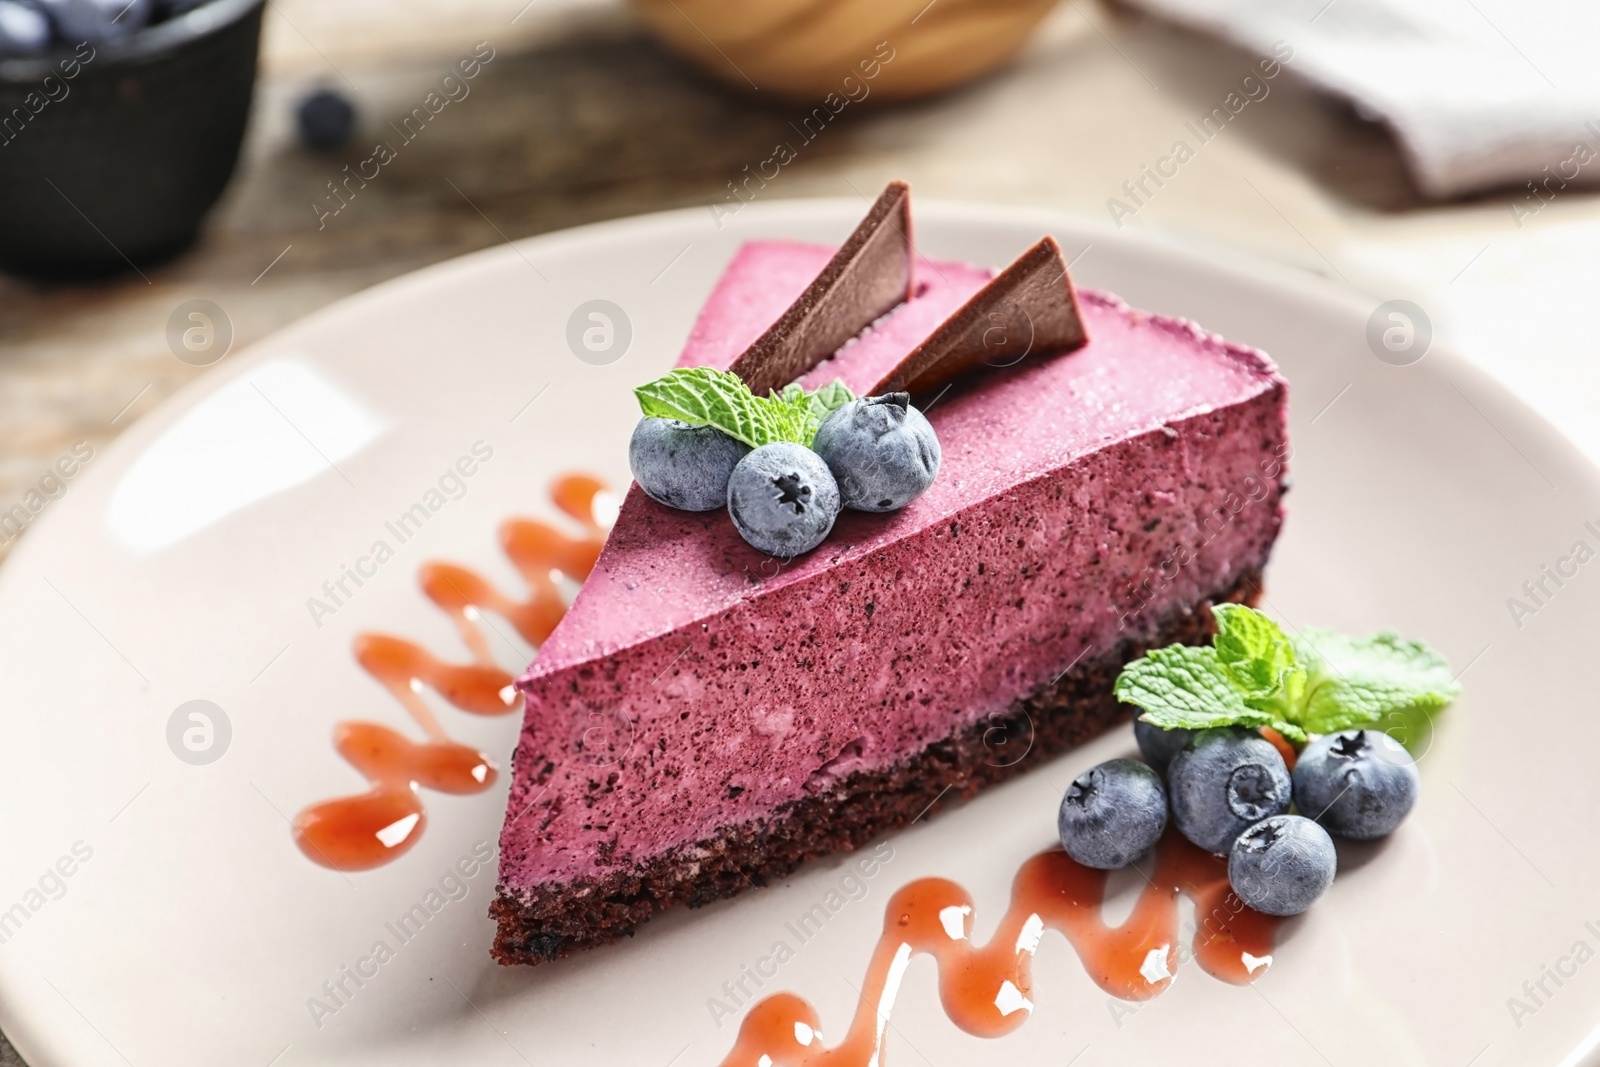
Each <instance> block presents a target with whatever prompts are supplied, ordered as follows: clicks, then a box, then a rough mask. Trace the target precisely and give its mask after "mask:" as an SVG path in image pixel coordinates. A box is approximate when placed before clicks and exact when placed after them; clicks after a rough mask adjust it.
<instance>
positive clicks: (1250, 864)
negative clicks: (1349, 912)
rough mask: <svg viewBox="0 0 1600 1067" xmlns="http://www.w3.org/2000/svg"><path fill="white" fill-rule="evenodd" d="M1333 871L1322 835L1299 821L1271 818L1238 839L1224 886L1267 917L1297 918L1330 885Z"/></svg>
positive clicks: (1330, 849) (1297, 818)
mask: <svg viewBox="0 0 1600 1067" xmlns="http://www.w3.org/2000/svg"><path fill="white" fill-rule="evenodd" d="M1338 866H1339V859H1338V856H1337V855H1336V854H1335V853H1334V851H1333V838H1331V837H1329V836H1328V831H1326V830H1324V829H1323V828H1322V827H1320V826H1318V825H1317V824H1316V823H1314V822H1312V821H1311V820H1310V819H1307V818H1305V817H1303V816H1300V815H1274V816H1273V817H1272V818H1270V819H1263V820H1261V821H1260V822H1258V823H1256V824H1255V825H1254V826H1252V827H1250V828H1249V829H1248V830H1246V831H1245V832H1244V833H1242V834H1240V835H1239V839H1238V840H1237V841H1235V842H1234V843H1233V849H1232V851H1230V852H1229V853H1228V883H1229V884H1230V885H1232V886H1233V891H1234V892H1235V893H1237V894H1239V899H1240V900H1242V901H1244V902H1245V903H1246V904H1248V905H1250V906H1251V907H1252V908H1254V909H1256V910H1257V911H1260V912H1265V913H1266V914H1268V915H1299V914H1300V913H1301V912H1302V911H1305V910H1306V909H1307V908H1309V907H1311V905H1312V904H1315V903H1316V901H1317V898H1318V897H1320V896H1321V895H1322V894H1323V893H1324V892H1326V891H1327V888H1328V886H1330V885H1332V884H1333V876H1334V873H1335V872H1336V871H1337V869H1338Z"/></svg>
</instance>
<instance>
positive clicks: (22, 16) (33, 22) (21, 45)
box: [0, 0, 50, 56]
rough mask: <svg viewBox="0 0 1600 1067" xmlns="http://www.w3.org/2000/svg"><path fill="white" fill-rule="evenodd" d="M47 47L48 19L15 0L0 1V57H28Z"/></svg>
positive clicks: (48, 39)
mask: <svg viewBox="0 0 1600 1067" xmlns="http://www.w3.org/2000/svg"><path fill="white" fill-rule="evenodd" d="M49 46H50V20H49V19H47V18H45V17H44V16H43V15H42V14H40V13H39V12H38V11H36V10H34V9H33V8H31V7H29V6H28V5H26V4H21V3H18V2H17V0H0V56H29V55H33V54H35V53H36V52H43V51H44V50H45V49H46V48H48V47H49Z"/></svg>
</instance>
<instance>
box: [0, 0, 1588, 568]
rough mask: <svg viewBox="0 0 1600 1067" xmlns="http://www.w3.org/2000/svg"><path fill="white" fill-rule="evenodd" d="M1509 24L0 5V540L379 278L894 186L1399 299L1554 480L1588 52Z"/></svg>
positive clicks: (1188, 2) (1244, 10)
mask: <svg viewBox="0 0 1600 1067" xmlns="http://www.w3.org/2000/svg"><path fill="white" fill-rule="evenodd" d="M1540 7H1541V5H1531V4H1526V3H1524V4H1520V5H1515V6H1513V5H1511V4H1500V5H1497V4H1495V3H1492V2H1491V0H1438V2H1437V3H1429V4H1426V5H1424V4H1419V3H1407V2H1405V0H1307V2H1305V3H1299V2H1297V0H1283V2H1281V3H1272V4H1267V3H1252V2H1249V0H1141V2H1139V3H1128V4H1107V3H1102V2H1099V0H1063V2H1061V3H1049V2H1044V0H1006V2H1004V3H985V2H980V0H933V2H931V3H929V2H928V0H913V2H910V3H900V2H899V0H882V2H870V3H869V2H868V0H844V2H832V3H824V2H812V0H784V2H781V3H780V2H774V0H768V2H766V3H763V4H759V5H753V6H750V5H744V4H737V3H734V2H732V0H725V2H724V0H638V2H637V3H635V4H633V5H632V6H629V5H628V4H627V3H624V2H620V0H618V2H613V0H533V2H531V3H530V2H527V0H385V2H382V3H378V2H374V0H344V2H343V3H339V4H326V3H314V2H312V0H268V2H266V3H265V4H264V5H262V4H260V3H256V2H253V0H211V2H210V3H204V4H199V5H198V6H196V5H195V4H194V3H193V0H164V2H163V3H154V4H152V3H151V2H150V0H133V3H131V4H130V3H129V2H128V0H100V2H98V3H97V2H96V0H0V42H3V43H4V46H5V48H6V49H7V50H8V51H9V52H10V53H11V54H12V57H13V58H10V59H5V60H0V88H3V90H4V92H5V94H6V95H5V96H4V100H3V102H4V104H5V107H6V110H7V114H6V116H5V117H3V118H0V193H3V194H4V197H3V200H0V203H3V204H4V208H3V214H4V216H6V217H8V218H9V219H10V221H9V222H0V262H3V263H4V265H5V268H6V270H7V271H8V272H9V273H7V274H5V275H3V276H0V510H3V509H4V506H9V505H10V504H11V503H12V502H14V501H19V500H22V499H23V498H24V497H25V496H26V494H27V493H28V492H29V491H30V490H31V489H32V488H34V487H35V485H36V483H37V482H38V480H39V478H40V477H41V473H42V472H45V471H46V470H47V469H48V467H49V464H50V463H51V462H52V461H53V460H54V459H55V458H56V457H58V456H61V455H64V454H67V453H69V452H70V451H71V450H72V447H73V445H74V444H75V443H77V442H80V441H86V442H89V443H90V444H91V445H93V446H94V447H95V448H97V449H98V448H99V447H101V446H102V445H103V444H105V443H106V442H107V441H108V440H109V439H111V438H113V437H115V436H116V434H117V433H118V432H119V431H120V430H121V429H123V428H125V427H127V426H128V425H129V424H130V423H132V422H133V421H135V420H137V419H138V418H139V417H140V415H142V414H143V413H145V412H146V411H148V410H150V409H151V408H152V407H153V406H155V405H156V404H159V403H160V402H161V400H162V399H163V398H164V397H166V396H168V395H170V394H171V393H172V392H173V391H174V390H176V389H178V388H179V387H181V386H182V385H184V384H185V383H186V382H189V381H191V380H193V379H194V378H195V377H196V376H198V375H201V374H204V373H206V371H205V367H204V366H203V365H199V364H204V363H206V362H207V361H209V360H214V359H215V358H217V352H218V351H219V349H218V348H217V347H216V346H217V345H219V344H221V345H222V348H221V349H220V350H221V351H227V350H233V351H237V350H238V349H239V348H240V347H242V346H244V345H247V344H249V343H250V342H251V341H253V340H255V339H257V338H259V337H261V336H263V335H265V334H267V333H269V332H271V331H273V330H276V329H277V328H279V327H281V326H283V325H285V324H286V323H289V322H291V321H293V320H295V319H297V318H299V317H301V316H303V315H305V314H307V313H308V312H311V311H313V310H315V309H317V308H319V307H321V306H323V305H325V304H328V303H330V302H332V301H335V300H338V299H340V298H341V297H344V296H347V295H349V294H351V293H354V292H357V291H358V290H361V289H364V288H366V287H368V286H370V285H372V284H374V283H376V282H379V281H382V280H384V279H386V278H390V277H393V276H395V275H398V274H402V273H405V272H407V271H411V270H415V269H417V268H419V267H422V266H425V265H427V264H430V263H436V262H438V261H440V260H443V259H447V258H449V257H452V256H458V255H461V254H462V253H466V252H471V251H473V250H474V249H479V248H484V247H487V246H490V245H495V244H498V243H501V242H505V241H508V240H516V239H517V238H521V237H527V236H530V235H533V234H539V233H544V232H547V231H550V230H555V229H559V228H562V227H567V226H574V225H578V224H581V223H586V222H592V221H596V220H601V219H609V218H614V217H618V216H624V215H631V214H636V213H640V212H648V211H657V210H661V209H666V208H680V207H694V206H701V207H704V208H705V209H706V210H708V211H713V212H714V211H718V210H729V209H731V208H733V207H736V206H737V203H738V200H735V199H734V198H735V196H737V197H739V198H740V199H743V198H746V197H748V196H759V197H760V198H762V199H772V198H779V197H809V196H823V195H830V196H840V195H843V196H851V197H854V196H862V195H870V194H871V193H872V192H874V191H876V190H877V189H879V188H881V187H882V185H883V183H884V182H885V181H886V180H887V179H889V178H892V177H902V178H905V179H907V180H909V181H910V182H911V183H912V185H913V188H914V189H915V192H916V195H917V196H919V197H922V198H931V197H941V198H956V199H965V200H975V201H985V202H991V203H1000V204H1027V205H1034V206H1042V207H1049V208H1057V209H1061V210H1064V211H1069V212H1073V213H1076V214H1078V215H1081V216H1085V217H1087V218H1089V219H1091V220H1096V221H1098V222H1099V223H1101V224H1103V225H1105V226H1107V227H1112V228H1121V229H1123V230H1136V231H1144V232H1149V233H1154V234H1160V235H1162V236H1163V237H1164V238H1166V239H1171V240H1176V241H1180V242H1182V243H1185V244H1188V245H1192V246H1200V247H1203V248H1209V249H1212V250H1217V251H1221V252H1222V253H1223V254H1225V255H1237V254H1241V253H1242V254H1248V255H1250V256H1252V257H1256V258H1258V259H1261V260H1267V261H1273V262H1276V263H1280V264H1283V265H1284V266H1286V267H1287V268H1290V269H1296V270H1303V271H1310V272H1313V273H1316V274H1320V275H1325V276H1327V277H1328V278H1330V279H1332V280H1333V281H1335V282H1337V283H1339V284H1342V285H1348V286H1350V287H1352V288H1354V289H1356V290H1358V291H1361V292H1363V293H1365V294H1367V295H1369V296H1370V297H1371V298H1372V299H1373V302H1374V305H1375V306H1376V304H1377V303H1379V302H1380V301H1385V300H1391V299H1405V300H1409V301H1411V302H1413V303H1414V304H1415V305H1416V306H1417V307H1419V308H1420V309H1422V310H1423V312H1424V314H1425V315H1426V316H1427V317H1428V319H1429V321H1430V323H1431V325H1432V328H1433V330H1434V331H1435V333H1436V334H1437V336H1439V337H1440V338H1442V339H1444V340H1447V341H1449V342H1451V343H1453V344H1454V345H1455V346H1456V347H1458V348H1460V349H1462V350H1464V351H1465V352H1466V353H1467V354H1468V355H1469V356H1470V357H1471V358H1473V359H1475V360H1477V361H1479V362H1481V363H1483V364H1484V365H1486V366H1487V367H1488V368H1489V369H1490V370H1491V371H1493V372H1494V373H1496V374H1497V375H1499V376H1500V377H1501V378H1502V379H1503V380H1505V381H1507V382H1508V384H1510V385H1511V386H1512V388H1513V389H1515V390H1516V391H1518V392H1520V393H1521V394H1523V395H1524V396H1525V397H1527V398H1529V399H1530V400H1532V401H1533V402H1534V403H1535V404H1536V405H1537V406H1539V407H1540V408H1541V409H1542V410H1543V411H1545V413H1546V414H1547V415H1549V416H1550V417H1552V418H1553V419H1555V420H1556V421H1557V422H1558V423H1559V424H1561V425H1562V426H1563V427H1564V428H1566V429H1567V430H1568V432H1569V433H1570V434H1571V435H1573V436H1575V437H1578V438H1579V439H1580V440H1581V441H1582V442H1583V443H1585V444H1589V445H1592V444H1593V442H1592V441H1589V440H1586V438H1587V437H1588V436H1590V433H1591V431H1590V430H1589V427H1590V426H1591V425H1595V424H1596V422H1595V420H1594V419H1593V418H1592V417H1591V416H1592V415H1593V414H1595V413H1596V412H1600V372H1597V371H1596V370H1595V362H1596V361H1595V360H1594V359H1592V358H1590V357H1591V354H1592V342H1591V340H1590V338H1591V337H1593V336H1594V335H1595V333H1596V329H1595V327H1596V326H1600V322H1596V321H1595V320H1596V318H1597V315H1600V312H1597V311H1596V302H1595V301H1593V300H1592V299H1590V298H1589V296H1588V294H1589V291H1590V290H1591V289H1592V288H1593V285H1594V283H1595V281H1596V280H1597V275H1596V268H1595V255H1594V253H1593V251H1592V249H1593V247H1594V244H1595V238H1596V237H1597V236H1600V207H1597V201H1596V199H1595V197H1594V196H1593V195H1592V194H1591V193H1589V192H1586V191H1585V190H1584V184H1585V182H1587V181H1592V180H1593V179H1594V178H1595V177H1596V176H1600V164H1594V165H1586V164H1588V163H1589V159H1588V158H1581V157H1582V155H1583V153H1585V152H1586V153H1588V156H1589V157H1591V158H1592V157H1593V156H1594V154H1595V153H1596V152H1600V93H1596V92H1595V91H1594V90H1593V88H1592V86H1593V75H1590V74H1589V73H1588V67H1589V66H1590V65H1591V64H1590V63H1589V62H1588V61H1587V60H1586V59H1585V58H1584V56H1583V55H1582V51H1581V49H1582V47H1584V46H1585V42H1589V43H1592V41H1593V40H1594V36H1593V35H1592V34H1588V35H1585V34H1584V33H1583V31H1584V30H1585V29H1586V28H1587V29H1593V28H1594V27H1593V26H1592V25H1590V26H1586V25H1585V23H1592V22H1593V21H1594V19H1595V16H1594V15H1593V14H1590V13H1588V12H1587V11H1585V10H1583V9H1581V8H1578V7H1577V6H1572V7H1570V9H1569V8H1567V7H1565V6H1564V5H1563V4H1562V3H1561V2H1559V0H1550V2H1549V3H1548V9H1547V10H1542V11H1541V10H1540ZM191 8H192V10H189V9H191ZM19 12H21V13H22V17H20V19H19V15H18V13H19ZM28 15H33V16H35V17H36V21H35V22H30V21H29V20H28V18H27V16H28ZM41 15H42V18H40V17H38V16H41ZM73 19H76V20H77V21H76V22H74V21H73ZM96 19H98V20H99V21H98V22H97V21H96ZM122 19H127V20H128V22H127V23H123V22H121V21H120V20H122ZM140 22H143V23H147V24H146V25H144V27H143V28H138V26H134V28H133V29H132V30H129V29H128V28H127V27H128V26H129V25H131V24H134V23H140ZM258 23H259V67H258V68H252V66H251V62H252V56H253V54H254V52H255V46H256V37H255V31H256V26H257V24H258ZM41 24H42V25H44V27H45V28H44V30H42V31H41V30H40V29H39V26H40V25H41ZM41 32H43V33H45V34H46V37H45V38H44V39H40V38H39V36H38V34H39V33H41ZM30 34H31V35H32V36H30ZM86 35H87V36H96V35H98V40H96V41H95V42H92V43H91V42H89V41H87V40H82V41H79V42H78V43H77V44H74V43H73V42H74V40H76V39H77V38H80V37H85V36H86ZM152 42H153V43H152ZM85 49H87V50H88V53H87V54H90V55H92V58H88V59H84V58H83V57H84V56H85V55H86V53H85ZM30 53H32V54H30ZM875 54H876V56H877V61H874V56H875ZM74 57H78V59H79V61H80V62H79V66H78V69H77V70H76V76H75V77H68V76H67V70H68V68H67V66H66V65H67V64H69V63H71V62H72V61H73V58H74ZM884 57H889V58H887V61H886V62H885V61H883V60H884ZM863 62H869V63H874V66H875V67H876V73H875V75H874V76H873V77H870V78H869V77H867V75H866V70H867V67H866V66H863V65H862V64H863ZM464 63H465V64H468V65H471V66H472V67H473V69H474V73H473V74H472V76H470V77H469V76H467V74H466V68H465V67H464V66H463V64H464ZM1269 70H1270V74H1269V73H1268V72H1269ZM252 74H254V75H255V77H254V90H253V96H252V94H251V91H250V86H251V75H252ZM846 79H850V80H849V81H847V80H846ZM830 93H831V94H833V95H832V96H831V97H830V96H829V94H830ZM430 94H432V95H431V96H430ZM1591 104H1592V105H1593V106H1592V107H1591V106H1590V105H1591ZM818 107H823V108H826V109H827V111H828V112H829V115H828V118H829V121H828V122H827V124H826V126H825V127H823V126H822V125H821V124H820V123H817V122H813V123H812V124H811V125H810V126H806V125H804V123H805V121H806V119H807V117H808V116H810V115H812V114H813V113H814V111H815V109H816V108H818ZM424 109H425V110H424ZM246 116H248V118H247V120H246ZM818 131H820V132H818ZM241 134H242V144H240V145H239V147H238V152H237V166H236V167H235V168H233V169H232V173H231V179H230V178H229V167H230V165H231V164H232V163H233V157H234V143H235V142H236V141H238V140H239V139H240V136H241ZM804 135H809V139H807V136H804ZM1591 141H1592V143H1593V147H1592V149H1591V148H1589V147H1587V146H1588V145H1589V143H1590V142H1591ZM780 142H781V143H787V144H791V145H797V146H798V147H797V148H796V150H795V151H794V153H793V157H794V158H792V159H786V160H777V161H774V160H773V159H772V157H773V153H774V146H775V145H777V144H778V143H780ZM1180 143H1181V144H1182V145H1183V146H1184V147H1185V148H1186V149H1187V151H1181V150H1179V149H1178V145H1179V144H1180ZM380 144H382V145H387V146H389V149H390V150H389V153H388V155H389V157H390V158H387V159H384V158H381V152H380V150H379V149H378V146H379V145H380ZM1580 148H1581V149H1582V152H1580V151H1579V149H1580ZM753 169H764V170H765V171H766V174H767V175H768V176H769V177H770V176H771V175H772V174H773V173H774V172H776V177H771V178H770V180H767V181H765V183H764V185H763V183H761V182H759V181H756V182H748V181H747V179H748V178H749V176H750V174H751V173H752V170H753ZM362 175H366V177H365V178H363V177H362ZM1163 175H1165V176H1164V177H1163ZM224 183H226V184H225V187H224ZM218 189H220V190H221V195H220V199H219V200H217V202H216V204H215V206H214V207H212V208H211V209H210V210H209V212H207V211H206V210H205V208H206V206H207V204H208V203H209V201H210V200H211V199H212V197H213V196H215V194H216V191H217V190H218ZM750 190H754V191H750ZM201 220H203V221H201ZM197 222H198V225H199V229H198V233H196V232H195V226H196V224H197ZM1090 254H1092V252H1091V253H1090ZM193 301H206V302H209V303H208V305H204V306H206V307H214V308H215V311H207V313H206V316H207V317H206V318H205V319H193V318H191V317H189V315H188V312H187V311H183V312H182V313H181V314H180V315H179V317H178V318H176V319H175V318H174V315H175V312H179V311H180V309H183V308H186V307H187V306H188V305H190V304H191V302H193ZM194 306H197V307H198V306H203V305H194ZM219 316H220V317H219ZM211 319H217V320H218V321H215V322H212V321H211ZM174 322H179V323H180V325H182V326H184V327H186V328H187V327H188V326H189V325H190V324H196V323H198V324H200V327H201V334H200V335H189V336H191V339H193V338H196V337H198V338H199V342H198V343H200V344H201V348H202V350H204V351H202V353H201V358H189V356H187V355H185V358H175V351H176V352H179V354H183V353H182V349H181V347H180V348H175V346H174V337H178V338H181V337H182V336H184V335H185V334H184V330H181V329H180V330H179V331H178V333H177V334H176V335H172V336H169V334H170V333H171V331H170V330H169V326H170V325H171V324H172V323H174ZM464 329H468V328H467V327H465V326H464ZM206 330H212V331H215V336H214V337H211V338H210V339H209V340H208V339H207V337H205V336H201V335H203V334H205V331H206ZM469 332H470V331H469ZM218 337H220V338H221V340H220V341H219V340H217V338H218ZM208 344H209V345H210V346H212V347H210V348H209V349H206V345H208ZM205 351H209V352H210V354H209V355H206V354H205ZM441 358H448V354H443V353H442V354H441ZM16 539H17V537H16V532H15V531H14V530H11V529H9V528H8V529H5V530H0V552H4V551H6V550H7V549H8V548H9V547H10V546H11V545H12V544H14V543H15V541H16Z"/></svg>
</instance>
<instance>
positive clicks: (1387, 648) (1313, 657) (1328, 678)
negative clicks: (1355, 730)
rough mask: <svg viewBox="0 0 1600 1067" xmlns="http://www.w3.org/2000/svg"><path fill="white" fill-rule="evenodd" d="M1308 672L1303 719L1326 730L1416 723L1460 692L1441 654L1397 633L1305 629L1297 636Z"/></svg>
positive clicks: (1319, 730)
mask: <svg viewBox="0 0 1600 1067" xmlns="http://www.w3.org/2000/svg"><path fill="white" fill-rule="evenodd" d="M1294 645H1295V655H1296V657H1297V658H1298V659H1299V661H1300V663H1302V664H1303V665H1304V668H1305V671H1306V698H1305V704H1304V709H1303V711H1302V712H1301V714H1300V720H1299V721H1300V722H1301V723H1302V724H1303V725H1304V726H1305V728H1306V729H1307V730H1309V731H1311V732H1312V733H1319V734H1328V733H1334V732H1335V731H1338V730H1346V729H1349V728H1350V727H1352V726H1364V725H1367V724H1370V723H1376V722H1379V721H1381V720H1383V719H1385V718H1389V717H1394V718H1397V719H1398V720H1401V721H1408V722H1411V723H1413V724H1415V723H1416V722H1417V719H1418V717H1419V716H1421V717H1424V718H1426V717H1431V716H1432V714H1433V713H1434V712H1436V711H1438V710H1439V709H1440V708H1442V707H1444V706H1445V705H1446V704H1448V703H1450V702H1451V701H1452V700H1454V699H1455V698H1456V697H1457V696H1459V695H1460V694H1461V686H1460V685H1459V684H1457V682H1456V680H1455V677H1454V676H1453V675H1452V674H1451V671H1450V664H1448V663H1447V662H1445V659H1444V657H1443V656H1441V655H1439V654H1438V653H1437V652H1435V651H1434V650H1433V649H1431V648H1429V647H1428V646H1427V645H1425V644H1423V643H1422V642H1420V641H1407V640H1405V639H1404V638H1402V637H1400V636H1399V635H1398V634H1394V633H1380V634H1376V635H1374V636H1372V637H1347V636H1345V635H1344V634H1339V633H1335V632H1334V631H1332V630H1306V631H1304V632H1303V633H1302V634H1300V636H1299V637H1298V638H1297V639H1296V640H1295V642H1294Z"/></svg>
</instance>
